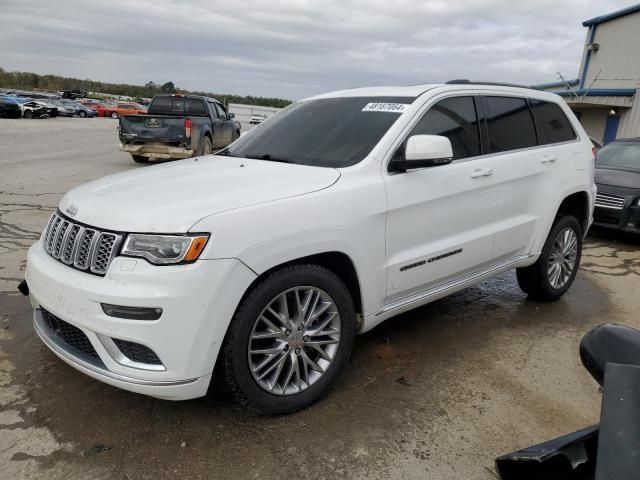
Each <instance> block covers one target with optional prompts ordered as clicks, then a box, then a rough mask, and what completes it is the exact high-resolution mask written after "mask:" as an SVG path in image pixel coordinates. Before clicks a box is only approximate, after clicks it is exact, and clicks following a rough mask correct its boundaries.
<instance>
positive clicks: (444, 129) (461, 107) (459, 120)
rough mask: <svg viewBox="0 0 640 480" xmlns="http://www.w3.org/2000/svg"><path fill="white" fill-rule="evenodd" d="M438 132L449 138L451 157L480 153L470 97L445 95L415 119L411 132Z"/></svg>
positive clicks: (475, 119)
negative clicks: (415, 122)
mask: <svg viewBox="0 0 640 480" xmlns="http://www.w3.org/2000/svg"><path fill="white" fill-rule="evenodd" d="M426 134H429V135H442V136H443V137H447V138H448V139H449V140H450V141H451V147H452V148H453V158H454V159H458V158H467V157H475V156H477V155H480V132H479V129H478V115H477V114H476V107H475V103H474V100H473V97H453V98H446V99H444V100H441V101H440V102H438V103H436V104H435V105H434V106H433V107H431V108H430V109H429V110H428V111H427V113H425V114H424V116H423V117H422V118H421V119H420V120H419V121H418V123H417V124H416V126H415V127H413V130H411V135H426Z"/></svg>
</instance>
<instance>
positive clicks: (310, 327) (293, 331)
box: [218, 265, 356, 415]
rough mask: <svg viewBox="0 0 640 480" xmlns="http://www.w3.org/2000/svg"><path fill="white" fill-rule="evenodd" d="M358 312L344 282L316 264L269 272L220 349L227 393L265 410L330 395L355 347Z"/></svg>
mask: <svg viewBox="0 0 640 480" xmlns="http://www.w3.org/2000/svg"><path fill="white" fill-rule="evenodd" d="M355 334H356V313H355V308H354V304H353V299H352V298H351V295H350V294H349V291H348V289H347V287H346V286H345V284H344V283H343V282H342V280H341V279H340V278H339V277H338V276H337V275H335V274H334V273H333V272H331V271H329V270H327V269H326V268H323V267H320V266H318V265H293V266H290V267H285V268H283V269H281V270H277V271H275V272H273V273H270V274H268V275H267V276H266V277H265V278H264V279H263V280H262V281H260V282H259V283H258V284H257V285H256V286H255V287H254V288H253V289H252V290H251V291H250V292H249V294H248V295H247V296H246V297H245V298H244V299H243V300H242V302H241V304H240V306H239V307H238V309H237V311H236V313H235V315H234V317H233V319H232V321H231V324H230V326H229V329H228V331H227V335H226V336H225V340H224V344H223V346H222V350H221V354H220V362H219V364H218V368H219V370H220V373H221V377H222V378H223V379H224V383H225V385H226V387H227V390H228V391H229V393H230V394H231V395H232V397H233V398H234V399H235V400H236V401H237V402H239V403H240V404H241V405H244V406H246V407H248V408H249V409H251V410H253V411H255V412H257V413H261V414H266V415H280V414H287V413H292V412H295V411H296V410H300V409H302V408H305V407H307V406H309V405H311V404H312V403H314V402H316V401H317V400H319V399H320V398H322V397H323V396H324V395H326V393H327V391H328V389H329V387H330V386H331V385H332V384H333V382H334V381H335V380H336V378H337V377H338V375H339V373H340V372H341V370H342V369H343V367H344V365H345V363H346V361H347V359H348V358H349V356H350V355H351V351H352V349H353V341H354V338H355Z"/></svg>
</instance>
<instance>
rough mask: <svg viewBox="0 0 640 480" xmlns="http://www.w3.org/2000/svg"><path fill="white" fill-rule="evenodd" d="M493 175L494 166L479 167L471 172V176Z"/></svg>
mask: <svg viewBox="0 0 640 480" xmlns="http://www.w3.org/2000/svg"><path fill="white" fill-rule="evenodd" d="M490 175H493V168H479V169H478V170H474V171H473V172H471V178H480V177H488V176H490Z"/></svg>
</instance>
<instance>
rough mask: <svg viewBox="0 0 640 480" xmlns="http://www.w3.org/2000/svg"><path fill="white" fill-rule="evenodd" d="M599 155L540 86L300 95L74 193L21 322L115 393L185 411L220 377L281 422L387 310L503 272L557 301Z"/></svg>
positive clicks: (57, 221) (45, 244)
mask: <svg viewBox="0 0 640 480" xmlns="http://www.w3.org/2000/svg"><path fill="white" fill-rule="evenodd" d="M173 100H174V99H173V98H172V97H164V99H163V102H165V104H167V102H170V103H168V104H169V105H170V106H171V108H173V106H174V102H173ZM155 101H157V100H154V102H155ZM210 104H211V102H210V101H208V100H207V106H208V107H209V106H210ZM175 105H176V108H178V105H177V104H175ZM214 106H215V104H214ZM152 110H153V104H152ZM167 117H169V118H173V117H171V116H167ZM129 118H132V117H129ZM152 118H155V116H154V115H149V116H148V120H150V119H152ZM145 121H146V120H145ZM143 123H144V122H143ZM151 128H153V127H151ZM144 131H146V130H144ZM593 161H594V158H593V153H592V145H591V142H590V140H589V137H588V136H587V134H586V133H585V131H584V129H583V128H582V126H581V125H580V123H579V122H578V120H577V119H576V118H575V116H574V114H573V113H572V112H571V110H570V109H569V108H568V106H567V105H566V104H565V103H564V101H563V100H562V99H561V98H560V97H558V96H556V95H554V94H551V93H548V92H543V91H538V90H531V89H526V88H516V87H512V86H499V85H480V84H473V83H465V84H457V83H454V84H444V85H415V86H408V87H384V88H364V89H351V90H344V91H340V92H334V93H328V94H324V95H319V96H316V97H312V98H308V99H305V100H302V101H298V102H296V103H294V104H292V105H290V106H289V107H287V108H286V109H285V110H283V111H282V112H280V113H279V114H278V115H276V116H274V117H273V118H271V119H269V121H268V122H266V123H265V124H264V125H262V126H261V127H260V128H257V129H254V130H252V131H250V132H248V133H247V134H246V135H244V136H242V137H240V138H239V139H238V140H236V142H235V143H233V144H232V145H230V146H229V147H227V148H225V149H224V150H222V151H221V152H219V153H218V154H217V155H211V156H210V157H207V159H206V160H205V159H203V158H196V159H190V160H183V161H180V162H173V163H167V164H164V165H159V166H156V167H154V168H151V169H144V170H134V171H129V172H124V173H120V174H117V175H112V176H109V177H106V178H103V179H101V180H97V181H94V182H91V183H88V184H86V185H84V186H80V187H77V188H75V189H73V190H72V191H70V192H69V193H67V194H66V195H65V196H64V197H63V198H62V200H61V202H60V204H59V206H58V210H57V211H56V212H55V213H54V214H53V216H52V217H51V219H50V220H49V223H48V224H47V226H46V227H45V229H44V232H43V235H42V236H41V238H40V240H39V241H38V242H36V243H35V245H34V246H32V247H31V248H30V250H29V253H28V260H27V268H26V281H27V286H28V289H29V291H30V295H31V302H32V304H33V305H34V306H35V313H34V325H35V329H36V331H37V333H38V335H39V336H40V338H41V339H42V341H43V342H44V343H45V344H46V345H47V346H48V347H49V348H50V349H51V350H52V351H53V352H54V353H55V354H56V355H58V356H59V357H60V358H62V359H63V360H64V361H65V362H67V363H69V364H70V365H71V366H73V367H75V368H77V369H79V370H80V371H82V372H84V373H86V374H87V375H90V376H92V377H93V378H96V379H98V380H101V381H103V382H106V383H108V384H110V385H114V386H117V387H120V388H124V389H127V390H130V391H134V392H138V393H144V394H147V395H151V396H155V397H158V398H164V399H172V400H182V399H188V398H194V397H200V396H203V395H205V394H206V392H207V391H208V389H209V384H210V383H211V381H212V379H215V381H218V382H225V383H226V385H227V389H228V391H230V392H231V394H232V395H233V396H234V397H235V398H236V399H237V400H238V401H239V402H240V403H241V404H243V405H245V406H248V407H250V408H252V409H254V410H256V411H258V412H261V413H267V414H281V413H288V412H292V411H294V410H297V409H300V408H304V407H305V406H308V405H310V404H311V403H312V402H314V401H316V400H317V399H319V398H321V397H322V396H323V395H324V394H326V393H327V392H328V389H329V387H330V386H331V385H332V384H333V383H334V381H335V380H336V377H337V376H338V374H339V373H340V371H341V370H342V369H343V368H344V366H345V365H346V362H347V360H348V358H349V356H350V354H351V350H352V347H353V344H354V337H355V335H356V334H357V333H362V332H366V331H368V330H370V329H372V328H374V327H375V326H376V325H378V324H379V323H380V322H382V321H384V320H386V319H388V318H390V317H393V316H395V315H398V314H399V313H402V312H406V311H408V310H410V309H413V308H416V307H419V306H421V305H424V304H426V303H429V302H432V301H434V300H436V299H439V298H442V297H444V296H446V295H448V294H451V293H453V292H456V291H458V290H461V289H464V288H467V287H469V286H471V285H474V284H477V283H479V282H481V281H483V280H485V279H487V278H489V277H491V276H494V275H497V274H499V273H501V272H504V271H507V270H510V269H514V268H515V269H516V271H517V279H518V283H519V285H520V287H521V288H522V289H523V290H524V291H525V292H526V293H527V294H528V295H529V296H530V297H531V298H532V299H536V300H543V301H552V300H556V299H558V298H560V297H561V296H562V295H563V294H564V293H565V292H566V291H567V290H568V289H569V287H570V286H571V284H572V283H573V281H574V279H575V276H576V273H577V271H578V267H579V265H580V258H581V249H582V239H583V236H584V235H585V233H586V231H587V229H588V228H589V225H590V223H591V220H592V218H591V217H592V215H591V214H592V210H593V202H594V196H595V185H594V177H593V175H594V172H593ZM25 290H26V289H25ZM398 328H402V327H401V325H398ZM214 369H215V372H216V374H215V376H214V375H213V372H214Z"/></svg>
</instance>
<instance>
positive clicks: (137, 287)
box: [26, 242, 255, 400]
mask: <svg viewBox="0 0 640 480" xmlns="http://www.w3.org/2000/svg"><path fill="white" fill-rule="evenodd" d="M254 278H255V274H253V272H251V271H250V270H249V269H248V268H247V267H246V266H244V264H242V263H241V262H239V261H238V260H235V259H221V260H201V261H198V262H195V263H193V264H190V265H176V266H163V267H157V266H153V265H151V264H149V263H147V262H146V261H145V260H142V259H132V258H126V257H116V258H115V259H114V260H113V262H112V263H111V265H110V266H109V270H108V271H107V274H106V276H104V277H98V276H95V275H91V274H88V273H85V272H81V271H78V270H75V269H73V268H71V267H69V266H67V265H64V264H62V263H60V262H58V261H57V260H54V259H53V258H51V257H50V256H49V255H48V254H47V253H46V252H45V251H44V249H43V248H42V244H41V242H38V243H36V244H35V245H34V246H33V247H31V249H30V250H29V254H28V260H27V271H26V280H27V283H28V285H29V292H30V298H31V303H32V305H33V306H34V308H35V309H36V310H35V313H34V327H35V330H36V332H37V333H38V335H39V336H40V338H41V339H42V341H43V342H44V343H45V344H46V345H47V346H48V347H49V348H50V349H51V350H52V351H53V352H54V353H55V354H56V355H57V356H58V357H60V358H61V359H62V360H64V361H65V362H67V363H68V364H69V365H71V366H73V367H74V368H76V369H78V370H80V371H82V372H83V373H86V374H87V375H89V376H91V377H93V378H95V379H97V380H100V381H103V382H105V383H108V384H110V385H113V386H116V387H120V388H123V389H125V390H129V391H132V392H136V393H142V394H146V395H150V396H153V397H157V398H163V399H169V400H184V399H188V398H196V397H200V396H203V395H205V393H206V391H207V388H208V386H209V383H210V380H211V376H212V371H213V367H214V365H215V360H216V357H217V353H218V350H219V348H220V345H221V343H222V341H223V339H224V335H225V333H226V328H227V326H228V323H229V320H230V318H231V316H232V315H233V311H234V310H235V307H236V306H237V301H238V300H239V297H236V296H235V295H234V294H233V292H229V291H228V290H227V287H231V288H234V289H236V290H237V289H238V287H241V286H243V285H245V284H246V285H248V284H250V282H251V281H253V279H254ZM225 279H228V284H229V285H227V281H226V280H225ZM223 280H225V282H223ZM233 302H236V303H235V304H234V305H232V304H233ZM102 303H107V304H111V305H122V306H130V307H154V308H157V307H159V308H162V310H163V312H162V315H161V317H160V318H159V319H158V320H152V321H150V320H129V319H124V318H116V317H111V316H107V315H106V314H105V313H104V311H103V310H102V306H101V304H102ZM43 310H46V311H47V312H49V313H50V314H52V315H54V316H56V317H58V318H59V319H60V320H62V321H63V322H66V324H68V325H70V328H75V329H79V330H80V331H81V332H82V334H84V336H86V339H88V341H89V342H90V343H91V346H92V349H93V350H94V352H95V353H96V354H97V356H98V361H96V362H91V361H89V360H90V359H87V358H86V357H84V356H83V355H82V354H80V353H79V351H78V350H75V349H73V348H70V347H69V344H67V343H65V342H64V341H61V340H60V337H58V336H57V335H55V334H54V333H55V332H53V331H52V330H51V329H48V328H47V324H46V322H44V321H43ZM82 334H81V335H82ZM113 340H124V341H126V342H134V343H137V344H140V345H143V346H145V347H147V348H148V349H150V350H152V351H153V352H154V353H155V354H156V355H157V357H158V359H159V360H160V362H161V366H160V367H159V366H158V365H145V364H140V363H137V362H132V361H127V360H130V359H127V358H126V357H123V355H122V353H121V352H120V351H118V350H114V342H113Z"/></svg>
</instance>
